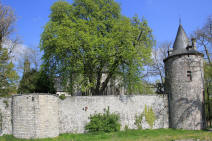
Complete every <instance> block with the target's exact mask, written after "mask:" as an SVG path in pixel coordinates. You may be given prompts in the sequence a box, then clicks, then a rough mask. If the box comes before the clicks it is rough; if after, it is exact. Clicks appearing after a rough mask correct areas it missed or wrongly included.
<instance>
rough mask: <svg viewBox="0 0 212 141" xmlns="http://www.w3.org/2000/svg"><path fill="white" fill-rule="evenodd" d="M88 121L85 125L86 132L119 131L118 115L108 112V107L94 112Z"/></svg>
mask: <svg viewBox="0 0 212 141" xmlns="http://www.w3.org/2000/svg"><path fill="white" fill-rule="evenodd" d="M89 119H90V122H89V123H88V124H87V125H86V126H85V129H86V130H87V131H88V132H115V131H120V126H121V124H120V123H119V120H120V116H119V115H118V114H115V113H110V111H109V107H108V108H107V109H104V113H95V114H94V115H91V116H90V117H89Z"/></svg>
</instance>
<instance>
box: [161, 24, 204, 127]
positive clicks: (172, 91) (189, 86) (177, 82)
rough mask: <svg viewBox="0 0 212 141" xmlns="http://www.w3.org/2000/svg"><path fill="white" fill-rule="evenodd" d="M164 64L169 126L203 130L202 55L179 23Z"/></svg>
mask: <svg viewBox="0 0 212 141" xmlns="http://www.w3.org/2000/svg"><path fill="white" fill-rule="evenodd" d="M164 63H165V92H166V93H167V94H168V101H169V126H170V128H176V129H188V130H200V129H203V128H204V118H203V112H204V108H203V102H204V95H203V92H204V75H203V54H202V53H200V52H198V51H197V50H196V41H195V39H191V41H189V39H188V37H187V35H186V33H185V31H184V29H183V27H182V25H181V24H180V25H179V28H178V32H177V36H176V39H175V42H174V45H173V50H172V51H168V57H167V58H165V59H164Z"/></svg>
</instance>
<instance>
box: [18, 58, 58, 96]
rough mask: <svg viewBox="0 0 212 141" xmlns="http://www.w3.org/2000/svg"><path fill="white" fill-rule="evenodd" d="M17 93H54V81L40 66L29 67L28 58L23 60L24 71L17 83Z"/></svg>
mask: <svg viewBox="0 0 212 141" xmlns="http://www.w3.org/2000/svg"><path fill="white" fill-rule="evenodd" d="M18 93H22V94H23V93H24V94H27V93H52V94H54V93H55V88H54V82H53V79H51V78H50V77H49V76H48V75H47V73H46V71H45V70H43V69H42V68H41V69H40V70H39V71H37V70H36V69H31V68H30V62H29V60H28V58H26V59H25V61H24V73H23V76H22V79H21V81H20V83H19V87H18Z"/></svg>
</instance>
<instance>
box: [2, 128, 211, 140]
mask: <svg viewBox="0 0 212 141" xmlns="http://www.w3.org/2000/svg"><path fill="white" fill-rule="evenodd" d="M179 139H194V140H196V139H200V140H204V141H205V140H206V141H210V140H211V141H212V132H209V131H188V130H174V129H157V130H127V131H121V132H114V133H87V134H62V135H60V136H59V137H56V138H47V139H34V140H33V139H31V140H26V139H16V138H14V137H13V136H11V135H4V136H2V137H0V141H173V140H179Z"/></svg>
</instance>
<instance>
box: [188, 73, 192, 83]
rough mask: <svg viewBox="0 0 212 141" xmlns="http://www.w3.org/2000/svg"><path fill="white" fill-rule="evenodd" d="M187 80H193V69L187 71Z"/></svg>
mask: <svg viewBox="0 0 212 141" xmlns="http://www.w3.org/2000/svg"><path fill="white" fill-rule="evenodd" d="M187 80H188V81H192V74H191V71H187Z"/></svg>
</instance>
